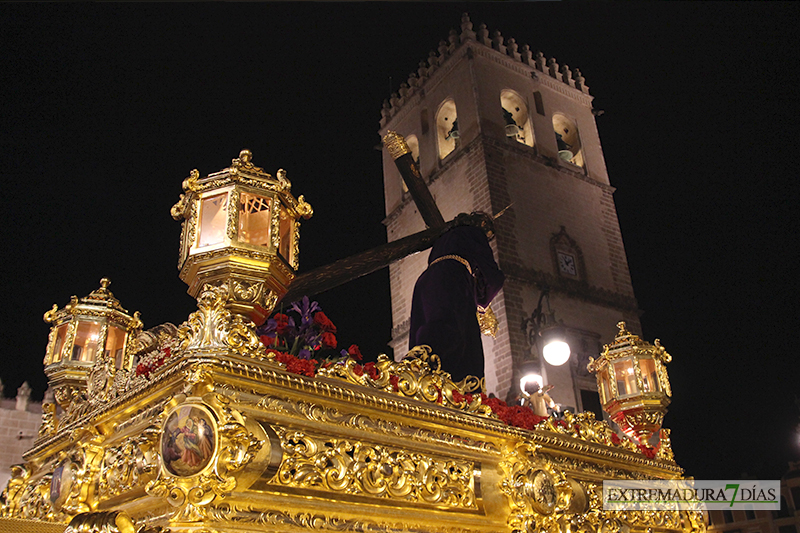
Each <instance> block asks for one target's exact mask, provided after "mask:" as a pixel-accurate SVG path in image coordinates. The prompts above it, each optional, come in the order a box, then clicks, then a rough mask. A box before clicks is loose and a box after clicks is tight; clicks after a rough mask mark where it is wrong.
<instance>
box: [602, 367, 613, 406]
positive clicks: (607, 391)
mask: <svg viewBox="0 0 800 533" xmlns="http://www.w3.org/2000/svg"><path fill="white" fill-rule="evenodd" d="M600 401H601V402H602V403H603V404H606V403H608V402H610V401H611V385H610V383H609V382H608V370H603V371H602V372H600Z"/></svg>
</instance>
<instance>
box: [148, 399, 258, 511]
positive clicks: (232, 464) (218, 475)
mask: <svg viewBox="0 0 800 533" xmlns="http://www.w3.org/2000/svg"><path fill="white" fill-rule="evenodd" d="M206 397H207V398H208V399H209V400H210V401H211V402H212V403H213V404H215V406H216V407H215V408H213V409H212V408H211V406H210V405H208V404H198V408H199V409H201V410H204V411H207V412H213V413H214V416H215V417H218V420H217V423H216V427H215V432H217V433H218V439H219V440H218V442H219V444H218V446H217V447H216V448H215V449H214V451H213V457H212V458H211V460H210V462H209V464H208V466H206V467H204V468H203V470H202V471H201V472H200V473H199V474H198V475H191V476H189V477H181V476H179V475H176V474H173V473H171V472H170V471H169V470H167V469H166V468H165V467H164V466H163V464H162V468H161V469H160V470H159V472H158V476H157V477H156V479H154V480H152V481H150V482H149V483H147V485H146V486H145V492H147V493H148V494H150V495H153V496H160V497H163V498H165V499H166V501H167V502H168V503H169V504H170V505H171V506H173V507H177V508H179V511H178V515H177V516H178V517H179V518H181V519H186V520H202V519H203V517H204V516H205V513H206V510H205V506H206V505H208V504H209V503H211V502H212V501H214V500H215V499H216V498H217V497H220V498H224V497H225V496H227V495H228V494H230V493H231V492H232V491H233V490H234V489H235V488H236V487H237V478H236V475H235V474H236V473H237V472H238V471H240V470H241V469H242V468H243V467H244V466H245V465H247V464H248V463H249V462H250V461H252V460H253V458H254V457H255V456H256V454H257V453H258V451H259V450H260V449H261V447H262V446H263V445H264V443H263V441H262V440H261V439H259V438H258V437H257V436H256V435H253V434H252V433H250V432H249V431H248V430H247V428H246V427H245V421H244V418H243V416H242V415H241V413H239V412H238V411H235V410H233V409H230V408H229V407H227V403H228V400H227V399H225V398H224V397H222V396H220V395H215V394H209V395H207V396H206ZM193 405H195V404H191V403H185V404H179V405H178V406H177V408H183V407H187V406H188V407H192V406H193ZM162 432H163V429H162Z"/></svg>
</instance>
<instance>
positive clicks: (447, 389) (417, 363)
mask: <svg viewBox="0 0 800 533" xmlns="http://www.w3.org/2000/svg"><path fill="white" fill-rule="evenodd" d="M357 368H361V369H362V370H363V367H362V366H361V365H359V364H358V363H357V361H355V360H353V359H352V358H349V359H346V360H344V361H342V362H340V363H337V364H334V365H331V366H328V367H323V368H321V369H320V370H319V372H318V374H317V375H318V376H323V377H332V378H339V379H343V380H346V381H348V382H350V383H355V384H358V385H364V386H367V387H372V388H377V389H381V390H384V391H386V392H390V393H393V394H399V395H400V396H404V397H407V398H414V399H415V400H420V401H425V402H429V403H435V404H438V405H443V406H446V407H451V408H453V409H460V410H464V411H467V412H471V413H478V414H484V415H488V414H490V413H491V409H490V408H489V407H488V406H486V405H483V404H482V400H481V396H480V394H478V393H479V392H480V390H481V385H482V384H481V381H480V380H478V379H477V378H476V377H474V376H467V378H465V379H464V380H462V381H460V382H458V383H455V382H454V381H453V380H452V379H451V377H450V374H448V373H447V372H443V371H442V370H441V364H440V362H439V357H438V356H437V355H435V354H432V353H431V349H430V347H429V346H417V347H415V348H414V349H412V350H411V351H410V352H408V354H407V355H406V357H405V359H403V360H402V361H399V362H396V361H393V360H391V359H389V357H387V356H386V355H383V354H382V355H380V356H378V361H377V362H376V363H375V369H376V370H377V376H376V377H372V376H370V375H369V373H368V372H362V373H358V372H357ZM473 393H474V394H473Z"/></svg>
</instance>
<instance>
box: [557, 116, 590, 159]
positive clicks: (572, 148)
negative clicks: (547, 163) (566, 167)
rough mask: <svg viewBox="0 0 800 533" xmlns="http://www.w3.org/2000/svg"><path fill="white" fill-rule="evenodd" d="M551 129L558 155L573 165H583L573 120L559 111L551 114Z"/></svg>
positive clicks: (581, 148)
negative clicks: (554, 136) (554, 135)
mask: <svg viewBox="0 0 800 533" xmlns="http://www.w3.org/2000/svg"><path fill="white" fill-rule="evenodd" d="M553 131H554V132H555V134H556V144H557V145H558V157H560V158H561V159H562V160H564V161H567V162H569V163H572V164H573V165H578V166H579V167H582V166H583V147H582V146H581V138H580V135H579V134H578V125H577V124H575V121H574V120H572V119H570V118H567V117H565V116H564V115H562V114H560V113H556V114H555V115H553Z"/></svg>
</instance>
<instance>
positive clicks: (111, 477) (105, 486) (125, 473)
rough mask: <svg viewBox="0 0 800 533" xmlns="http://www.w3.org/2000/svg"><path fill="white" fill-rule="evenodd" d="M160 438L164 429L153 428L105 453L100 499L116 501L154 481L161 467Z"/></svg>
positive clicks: (99, 486) (99, 489)
mask: <svg viewBox="0 0 800 533" xmlns="http://www.w3.org/2000/svg"><path fill="white" fill-rule="evenodd" d="M159 436H160V428H159V427H157V426H155V425H153V426H150V427H148V428H147V429H145V430H144V431H143V432H142V433H141V434H139V435H135V436H132V437H128V438H127V439H125V440H124V441H123V442H122V443H120V444H118V445H116V446H113V447H110V448H107V449H106V450H105V454H104V457H103V465H102V467H101V469H100V479H99V483H98V489H97V494H98V497H99V498H101V499H108V498H113V497H114V496H118V495H120V494H124V493H126V492H128V491H130V490H133V489H135V488H136V487H139V486H142V485H144V484H146V483H147V482H149V481H150V479H152V477H153V476H154V475H155V470H156V468H157V467H158V449H157V446H158V439H159Z"/></svg>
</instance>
